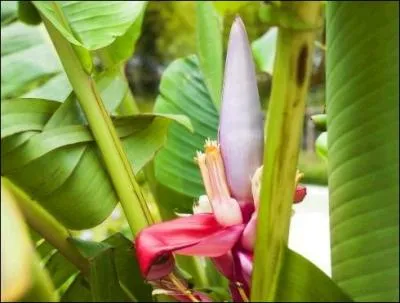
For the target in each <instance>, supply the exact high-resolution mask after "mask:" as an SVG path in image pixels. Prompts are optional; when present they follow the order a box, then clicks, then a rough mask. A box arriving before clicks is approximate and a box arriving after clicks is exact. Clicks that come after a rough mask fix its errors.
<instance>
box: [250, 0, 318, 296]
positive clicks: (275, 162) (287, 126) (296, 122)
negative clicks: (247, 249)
mask: <svg viewBox="0 0 400 303" xmlns="http://www.w3.org/2000/svg"><path fill="white" fill-rule="evenodd" d="M283 6H287V8H290V9H291V10H293V11H294V12H295V13H296V15H297V16H298V18H299V19H300V21H302V22H305V23H306V24H309V25H310V26H311V27H313V26H315V27H317V26H318V25H319V24H320V18H321V3H319V2H313V1H300V2H294V1H291V3H290V2H287V3H282V7H283ZM314 39H315V31H312V30H307V31H305V30H302V31H299V30H295V29H283V28H280V29H279V34H278V44H277V51H276V54H277V55H276V58H275V66H274V77H273V82H272V92H271V98H270V104H269V109H268V116H267V121H266V137H267V138H268V144H267V145H266V148H265V151H264V170H263V181H262V188H261V201H262V202H261V203H260V209H259V213H258V224H257V239H256V246H255V259H254V267H253V268H254V272H253V277H252V291H251V299H252V301H274V299H275V296H276V291H277V287H278V281H279V275H280V270H281V267H282V265H283V262H284V260H283V257H284V254H285V251H286V249H287V242H288V235H289V224H290V217H291V212H292V204H293V193H294V187H295V174H296V165H297V159H298V154H299V146H300V139H301V133H302V125H303V118H304V110H305V101H306V96H307V91H308V87H309V80H310V73H311V58H312V54H313V47H314ZM257 243H261V245H258V244H257Z"/></svg>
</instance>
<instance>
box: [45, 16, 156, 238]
mask: <svg viewBox="0 0 400 303" xmlns="http://www.w3.org/2000/svg"><path fill="white" fill-rule="evenodd" d="M42 19H43V23H44V24H45V26H46V29H47V31H48V33H49V35H50V38H51V40H52V42H53V44H54V46H55V48H56V51H57V53H58V56H59V58H60V60H61V63H62V65H63V67H64V70H65V73H66V74H67V77H68V79H69V81H70V83H71V85H72V87H73V89H74V92H75V93H76V96H77V98H78V100H79V103H80V105H81V107H82V109H83V111H84V113H85V115H86V118H87V120H88V122H89V125H90V128H91V130H92V133H93V136H94V138H95V140H96V143H97V145H98V147H99V149H100V151H101V154H102V156H103V160H104V162H105V166H106V168H107V170H108V173H109V174H110V177H111V180H112V182H113V185H114V188H115V190H116V192H117V194H118V197H119V198H120V202H121V204H122V208H123V209H124V213H125V215H126V218H127V221H128V223H129V226H130V228H131V231H132V233H133V234H134V235H135V234H137V233H138V232H139V231H140V230H141V229H142V228H144V227H146V226H148V225H149V224H151V223H153V220H152V218H151V214H150V211H149V209H148V208H147V205H146V201H145V199H144V196H143V194H142V192H141V190H140V187H139V185H138V183H137V181H136V179H135V176H134V174H133V171H132V167H131V166H130V163H129V161H128V159H127V157H126V154H125V151H124V149H123V146H122V143H121V141H120V139H119V138H118V136H117V133H116V130H115V128H114V126H113V124H112V121H111V118H110V117H109V115H108V113H107V112H106V109H105V107H104V105H103V102H102V100H101V97H100V94H99V92H98V91H97V88H96V85H95V82H94V80H93V79H92V77H91V76H90V75H88V74H86V72H85V70H84V69H83V67H82V65H81V63H80V60H79V58H78V57H77V54H76V52H75V51H74V49H73V47H72V46H71V44H70V43H69V42H68V41H67V40H66V39H65V38H64V37H63V36H62V35H61V34H60V33H59V32H58V30H57V29H56V28H55V27H54V26H53V24H52V23H51V22H49V21H48V20H47V19H46V18H45V16H43V15H42Z"/></svg>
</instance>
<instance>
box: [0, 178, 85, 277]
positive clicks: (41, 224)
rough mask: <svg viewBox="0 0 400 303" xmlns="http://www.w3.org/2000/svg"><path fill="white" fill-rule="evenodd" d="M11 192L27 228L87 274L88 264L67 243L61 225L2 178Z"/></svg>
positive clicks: (65, 232) (66, 236)
mask: <svg viewBox="0 0 400 303" xmlns="http://www.w3.org/2000/svg"><path fill="white" fill-rule="evenodd" d="M2 181H3V182H5V183H6V184H7V185H8V188H9V189H10V190H11V191H12V193H13V195H14V197H15V201H16V202H17V203H18V206H19V208H20V210H21V212H22V214H23V215H24V218H25V220H26V222H27V223H28V225H29V226H31V227H32V228H33V229H34V230H35V231H36V232H38V233H39V234H40V235H41V236H43V238H44V239H46V241H47V242H49V243H50V244H51V245H53V246H54V247H55V248H57V249H58V250H59V251H60V253H61V254H62V255H63V256H64V257H66V258H67V259H68V260H69V261H70V262H71V263H72V264H74V265H75V266H76V267H77V268H78V269H79V270H80V271H81V272H83V273H84V274H88V273H89V262H88V260H87V259H85V258H84V257H83V256H82V255H81V253H80V252H79V251H78V249H77V248H76V247H75V246H74V245H73V244H72V243H71V242H69V241H68V238H70V237H71V235H70V233H69V231H68V230H67V229H66V228H65V227H64V226H63V225H61V224H60V223H59V222H58V221H57V220H56V219H55V218H54V217H53V216H52V215H50V214H49V213H48V212H47V211H46V210H44V209H43V208H42V207H41V206H40V205H39V204H38V203H37V202H35V201H33V200H32V199H30V198H29V197H28V195H27V194H25V193H24V192H23V191H22V190H21V189H19V188H18V187H16V186H15V185H14V184H13V183H11V181H9V180H8V179H5V178H2Z"/></svg>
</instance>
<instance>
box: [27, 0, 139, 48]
mask: <svg viewBox="0 0 400 303" xmlns="http://www.w3.org/2000/svg"><path fill="white" fill-rule="evenodd" d="M33 2H34V4H35V6H36V8H37V9H38V10H39V11H40V12H41V13H42V14H43V15H44V16H45V17H46V18H47V19H48V20H49V21H50V22H51V23H53V25H54V26H55V27H56V28H57V30H58V31H59V32H60V33H61V34H62V35H63V36H64V37H65V38H66V39H67V40H68V41H69V42H70V43H72V44H74V45H77V46H82V47H84V48H86V49H88V50H96V49H99V48H103V47H106V46H107V45H110V44H111V43H112V42H114V41H115V40H116V39H117V38H118V37H121V36H123V35H124V34H125V33H126V32H127V31H128V30H129V28H130V27H131V25H132V24H133V23H134V21H135V20H136V18H137V17H139V16H140V15H141V13H142V10H143V9H144V8H145V5H146V1H107V2H102V1H60V2H59V1H33Z"/></svg>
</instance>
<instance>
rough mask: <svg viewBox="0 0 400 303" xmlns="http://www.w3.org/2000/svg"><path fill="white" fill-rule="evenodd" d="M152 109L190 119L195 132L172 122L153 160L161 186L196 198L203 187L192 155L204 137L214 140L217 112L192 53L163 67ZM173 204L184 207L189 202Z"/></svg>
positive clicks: (199, 147)
mask: <svg viewBox="0 0 400 303" xmlns="http://www.w3.org/2000/svg"><path fill="white" fill-rule="evenodd" d="M154 112H156V113H170V114H184V115H186V116H188V117H189V118H190V119H191V121H192V124H193V128H194V133H190V132H189V131H188V130H187V129H185V128H184V127H182V126H181V125H179V124H177V123H175V122H174V123H172V124H171V127H170V129H169V131H168V139H167V142H166V145H165V148H164V149H163V150H161V151H160V153H159V154H158V155H157V157H156V160H155V174H156V178H157V180H158V181H159V182H160V183H161V184H163V185H164V186H166V187H168V188H170V189H173V190H175V191H177V192H178V193H180V194H184V195H186V196H189V197H191V198H197V197H198V196H199V195H201V194H202V193H204V187H203V183H202V181H201V178H200V172H199V169H198V167H197V165H196V163H195V161H194V157H195V156H196V150H202V149H203V145H204V142H205V139H206V138H211V139H216V137H217V126H218V113H217V111H216V109H215V107H214V105H213V103H212V101H211V97H210V94H209V93H208V90H207V88H206V86H205V83H204V80H203V77H202V74H201V73H200V70H199V65H198V61H197V59H196V57H195V56H191V57H188V58H185V59H179V60H176V61H174V62H173V63H172V64H171V65H170V66H169V67H168V68H167V69H166V71H165V72H164V75H163V77H162V79H161V84H160V95H159V96H158V97H157V101H156V104H155V107H154ZM192 201H193V200H192ZM170 202H171V203H174V200H172V199H171V201H170ZM173 206H176V207H181V208H180V210H184V209H186V210H187V209H188V208H191V206H192V205H176V204H175V205H173Z"/></svg>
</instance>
